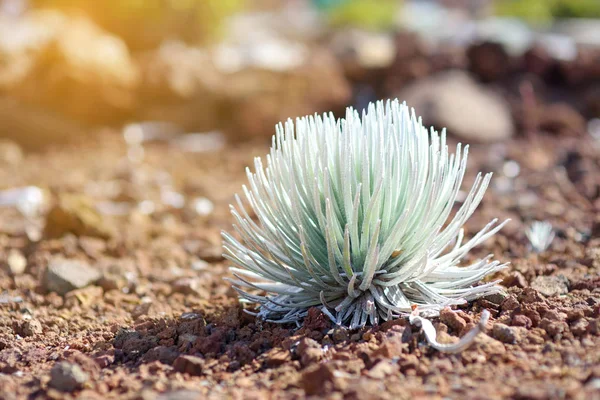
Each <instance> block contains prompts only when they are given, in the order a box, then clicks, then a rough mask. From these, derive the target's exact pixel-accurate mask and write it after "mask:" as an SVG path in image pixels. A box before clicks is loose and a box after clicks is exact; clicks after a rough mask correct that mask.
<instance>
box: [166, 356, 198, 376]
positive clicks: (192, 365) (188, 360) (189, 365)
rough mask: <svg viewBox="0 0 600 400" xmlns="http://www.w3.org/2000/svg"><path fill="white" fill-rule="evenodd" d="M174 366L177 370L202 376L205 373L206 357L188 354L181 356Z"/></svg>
mask: <svg viewBox="0 0 600 400" xmlns="http://www.w3.org/2000/svg"><path fill="white" fill-rule="evenodd" d="M173 368H174V369H175V371H177V372H182V373H186V374H190V375H192V376H202V375H203V374H204V359H203V358H201V357H196V356H188V355H183V356H179V357H177V359H176V360H175V362H174V363H173Z"/></svg>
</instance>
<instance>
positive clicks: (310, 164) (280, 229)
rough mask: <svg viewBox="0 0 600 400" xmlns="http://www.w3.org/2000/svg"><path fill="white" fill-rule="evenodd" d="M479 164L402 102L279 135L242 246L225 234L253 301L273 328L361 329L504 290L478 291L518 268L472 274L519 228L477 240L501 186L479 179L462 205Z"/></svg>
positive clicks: (240, 222) (281, 130) (240, 283)
mask: <svg viewBox="0 0 600 400" xmlns="http://www.w3.org/2000/svg"><path fill="white" fill-rule="evenodd" d="M467 154H468V146H465V147H463V146H461V145H460V144H459V145H458V146H457V147H456V151H455V152H454V153H451V152H450V150H449V148H448V145H447V143H446V134H445V132H444V131H442V132H441V134H439V133H438V132H436V131H435V130H433V129H431V130H430V131H428V130H427V129H426V128H425V127H424V126H423V124H422V122H421V119H420V118H417V117H416V116H415V114H414V110H413V111H412V112H411V111H409V108H408V107H407V106H406V105H405V104H400V103H399V102H398V101H397V100H395V101H388V102H386V103H384V102H378V103H377V104H370V105H369V107H368V110H367V111H365V112H363V113H362V116H361V115H359V114H358V112H357V111H355V110H353V109H352V108H349V109H348V110H347V113H346V117H345V118H344V119H336V118H334V116H333V115H332V114H329V115H324V116H322V117H321V116H310V117H304V118H299V119H297V120H296V122H295V123H294V122H292V121H291V120H288V121H287V122H286V123H285V125H282V124H279V125H278V126H277V130H276V135H275V136H274V137H273V143H272V147H271V151H270V154H269V155H268V156H267V157H266V165H264V164H263V161H262V160H261V159H260V158H256V159H255V169H254V171H251V170H250V169H248V170H247V175H248V180H249V185H248V186H244V188H243V191H244V194H245V198H246V202H243V201H242V199H241V198H240V197H238V196H236V199H237V203H236V205H235V206H232V207H231V212H232V214H233V216H234V217H235V221H236V222H235V224H234V228H235V231H236V235H235V236H234V235H231V234H229V233H227V232H223V238H224V250H225V257H226V258H228V259H229V260H231V261H232V262H233V263H234V264H235V267H232V272H233V274H234V276H235V278H234V279H232V282H233V284H234V287H235V289H236V290H237V291H238V292H239V294H240V297H241V299H242V301H244V302H250V303H256V304H258V311H257V313H255V314H256V315H258V317H260V318H263V319H265V320H267V321H273V322H282V323H287V322H298V321H300V320H301V319H302V318H304V317H305V316H306V314H307V311H308V309H309V308H310V307H313V306H318V307H321V309H322V310H323V312H324V313H325V314H327V315H328V316H329V317H330V318H331V319H332V320H333V321H334V322H335V323H337V324H339V325H344V326H347V327H350V328H358V327H362V326H365V325H366V324H373V325H374V324H377V323H379V322H380V321H382V320H384V321H385V320H389V319H392V318H396V317H398V316H403V315H407V313H409V312H410V311H411V309H413V308H414V307H415V306H417V307H418V309H419V310H421V311H429V312H430V313H432V314H435V313H436V312H437V311H439V310H440V309H441V308H442V307H445V306H448V305H453V304H459V303H464V302H465V301H468V300H473V299H475V298H478V297H480V296H484V295H488V294H492V293H495V292H498V291H500V290H501V289H500V288H499V287H498V286H496V282H489V283H485V284H479V285H478V282H479V281H480V280H481V279H482V278H483V277H485V276H486V275H488V274H491V273H493V272H495V271H498V270H499V269H501V268H503V267H504V266H505V265H506V264H500V262H498V261H492V256H491V255H490V256H488V257H485V258H484V259H481V260H478V261H476V262H473V263H471V264H470V265H462V264H461V260H462V259H463V258H464V257H465V256H466V255H467V253H468V252H469V251H470V250H471V249H472V248H473V247H475V246H477V245H478V244H480V243H482V242H483V241H485V240H486V239H488V238H489V237H490V236H492V235H493V234H494V233H496V232H497V231H498V230H499V229H501V228H502V226H503V225H504V224H505V223H506V222H507V221H505V222H503V223H500V224H498V223H497V220H493V221H491V222H490V223H489V224H488V225H486V226H485V227H484V228H483V229H481V230H480V231H479V232H477V233H475V234H474V235H473V236H472V237H470V238H469V239H466V238H465V235H464V231H463V229H462V227H463V225H464V224H465V222H466V221H467V220H468V218H469V217H470V216H471V214H472V213H473V212H474V211H475V209H476V208H477V206H478V204H479V203H480V202H481V200H482V198H483V196H484V193H485V190H486V188H487V186H488V183H489V181H490V178H491V174H487V175H485V176H482V175H481V174H479V175H477V177H476V179H475V182H474V183H473V185H472V187H471V189H470V191H469V192H468V193H467V194H466V195H464V196H463V197H464V200H463V201H462V203H461V204H460V205H459V206H458V204H457V203H458V202H457V197H458V196H459V190H460V188H461V184H462V181H463V177H464V175H465V170H466V167H467ZM455 205H457V207H455Z"/></svg>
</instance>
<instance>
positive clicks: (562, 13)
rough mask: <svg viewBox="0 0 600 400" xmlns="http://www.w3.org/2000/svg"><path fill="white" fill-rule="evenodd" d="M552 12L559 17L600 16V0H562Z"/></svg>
mask: <svg viewBox="0 0 600 400" xmlns="http://www.w3.org/2000/svg"><path fill="white" fill-rule="evenodd" d="M552 13H553V15H554V16H555V17H557V18H600V0H560V1H557V2H556V4H555V5H554V7H553V11H552Z"/></svg>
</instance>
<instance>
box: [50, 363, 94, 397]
mask: <svg viewBox="0 0 600 400" xmlns="http://www.w3.org/2000/svg"><path fill="white" fill-rule="evenodd" d="M88 379H89V375H88V374H87V373H85V372H84V371H83V370H82V369H81V367H80V366H79V365H77V364H72V363H69V362H66V361H61V362H58V363H56V364H54V367H52V369H51V370H50V382H49V383H48V385H49V386H50V387H53V388H55V389H57V390H60V391H61V392H72V391H74V390H77V389H81V388H82V387H83V385H84V384H85V383H86V382H87V381H88Z"/></svg>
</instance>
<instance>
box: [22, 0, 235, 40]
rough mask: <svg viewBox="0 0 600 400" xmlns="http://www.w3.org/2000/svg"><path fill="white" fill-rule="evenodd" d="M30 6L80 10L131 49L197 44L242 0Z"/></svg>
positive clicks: (54, 0)
mask: <svg viewBox="0 0 600 400" xmlns="http://www.w3.org/2000/svg"><path fill="white" fill-rule="evenodd" d="M31 3H32V5H33V6H34V7H48V8H58V9H61V10H65V11H82V12H84V13H85V14H87V15H88V16H89V17H90V18H92V19H93V20H94V21H96V23H98V24H99V25H101V26H102V27H104V28H105V29H107V30H108V31H110V32H113V33H115V34H117V35H119V36H121V37H122V38H123V39H124V40H125V41H126V42H127V43H128V44H129V46H130V47H132V48H133V49H135V50H139V49H146V48H152V47H155V46H157V45H158V44H159V43H160V42H161V41H162V40H164V39H181V40H184V41H187V42H192V43H199V42H200V43H201V42H206V41H210V40H212V39H215V38H216V37H218V36H219V34H220V33H221V27H222V22H223V19H224V18H225V17H227V16H228V15H231V14H232V13H235V12H237V11H240V10H242V9H243V8H244V6H245V3H246V1H245V0H32V1H31Z"/></svg>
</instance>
